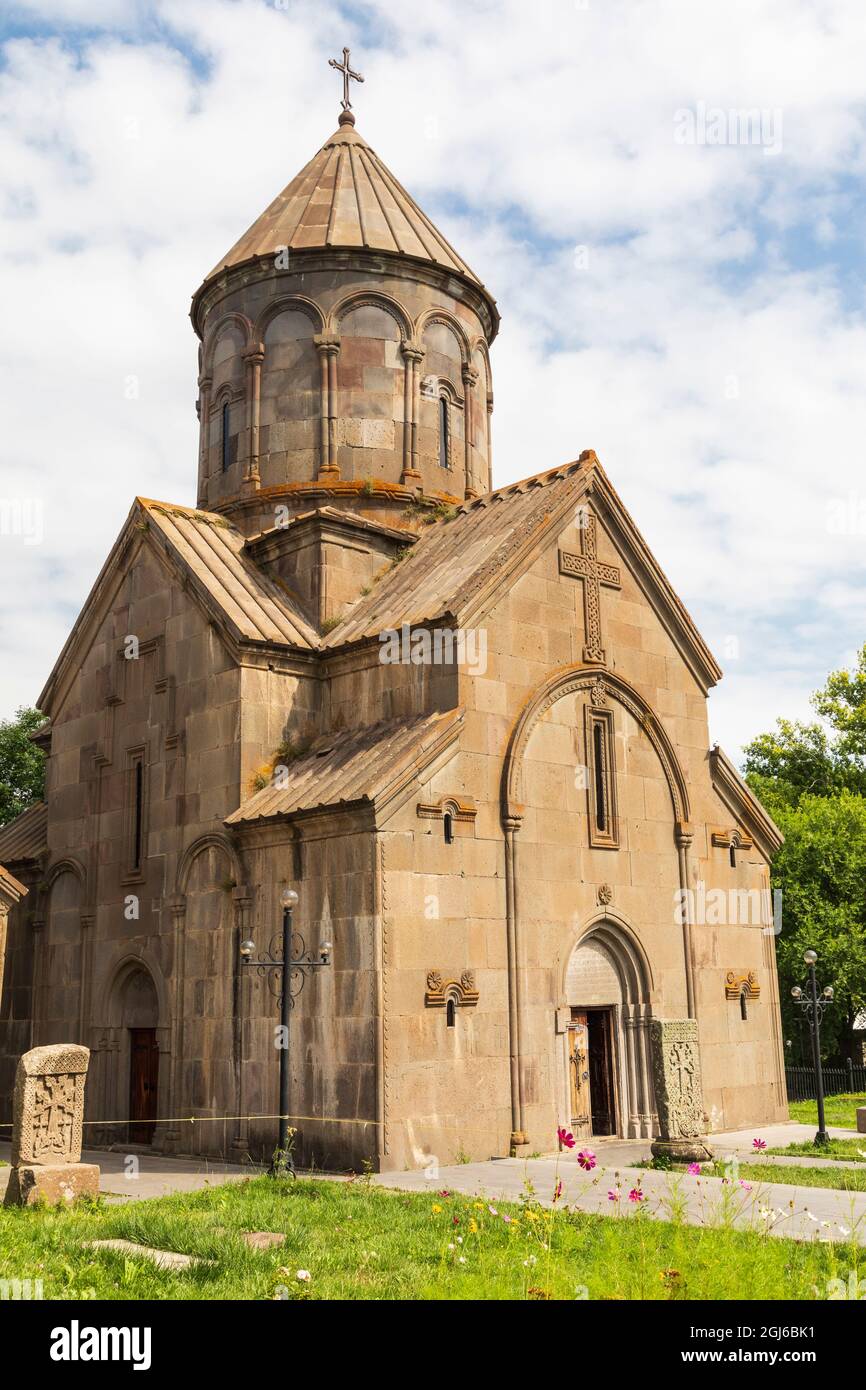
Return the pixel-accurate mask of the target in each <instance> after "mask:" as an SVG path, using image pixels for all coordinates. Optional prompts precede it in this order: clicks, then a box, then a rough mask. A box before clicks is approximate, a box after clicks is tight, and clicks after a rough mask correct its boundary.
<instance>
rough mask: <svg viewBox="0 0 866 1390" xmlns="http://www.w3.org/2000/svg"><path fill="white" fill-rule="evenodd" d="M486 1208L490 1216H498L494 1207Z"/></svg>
mask: <svg viewBox="0 0 866 1390" xmlns="http://www.w3.org/2000/svg"><path fill="white" fill-rule="evenodd" d="M487 1210H488V1211H489V1212H490V1215H491V1216H498V1215H499V1212H498V1211H497V1210H496V1208H495V1207H488V1208H487Z"/></svg>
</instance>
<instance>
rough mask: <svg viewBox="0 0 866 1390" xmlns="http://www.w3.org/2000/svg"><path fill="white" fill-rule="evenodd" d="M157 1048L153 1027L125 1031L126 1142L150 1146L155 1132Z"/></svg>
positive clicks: (157, 1073)
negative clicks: (126, 1043) (126, 1072)
mask: <svg viewBox="0 0 866 1390" xmlns="http://www.w3.org/2000/svg"><path fill="white" fill-rule="evenodd" d="M158 1080H159V1048H158V1047H157V1044H156V1029H155V1028H130V1030H129V1140H130V1143H132V1144H152V1143H153V1134H154V1130H155V1129H156V1124H155V1121H156V1098H157V1083H158Z"/></svg>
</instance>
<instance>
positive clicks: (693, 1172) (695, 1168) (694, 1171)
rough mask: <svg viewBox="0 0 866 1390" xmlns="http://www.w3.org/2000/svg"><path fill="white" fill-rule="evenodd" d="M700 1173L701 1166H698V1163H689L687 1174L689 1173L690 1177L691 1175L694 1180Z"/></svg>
mask: <svg viewBox="0 0 866 1390" xmlns="http://www.w3.org/2000/svg"><path fill="white" fill-rule="evenodd" d="M700 1171H701V1165H700V1164H699V1163H690V1164H689V1172H690V1173H691V1175H692V1177H693V1178H696V1177H697V1176H698V1174H699V1173H700Z"/></svg>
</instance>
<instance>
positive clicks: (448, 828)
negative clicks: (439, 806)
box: [442, 811, 454, 845]
mask: <svg viewBox="0 0 866 1390" xmlns="http://www.w3.org/2000/svg"><path fill="white" fill-rule="evenodd" d="M442 827H443V830H444V832H445V843H446V845H451V844H453V843H454V817H453V816H452V814H451V812H450V811H446V812H445V815H444V816H443V817H442Z"/></svg>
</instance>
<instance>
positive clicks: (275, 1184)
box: [0, 1178, 866, 1300]
mask: <svg viewBox="0 0 866 1390" xmlns="http://www.w3.org/2000/svg"><path fill="white" fill-rule="evenodd" d="M493 1205H494V1208H495V1211H496V1213H497V1214H495V1215H494V1214H492V1213H491V1210H490V1207H489V1205H488V1204H487V1203H486V1202H481V1201H476V1200H475V1199H473V1198H467V1197H463V1196H456V1195H455V1196H443V1195H440V1196H436V1195H435V1193H434V1194H427V1193H423V1194H418V1193H411V1194H410V1193H392V1192H387V1191H384V1190H382V1189H380V1188H377V1187H375V1186H374V1185H370V1184H368V1183H366V1182H365V1181H363V1180H362V1181H356V1182H354V1183H334V1182H326V1181H310V1180H307V1181H304V1180H300V1181H298V1182H291V1181H289V1180H281V1181H273V1180H271V1179H268V1178H255V1179H251V1180H249V1181H247V1182H244V1183H238V1184H236V1183H227V1184H225V1185H222V1186H219V1187H215V1188H209V1189H205V1190H204V1191H202V1192H197V1193H193V1194H176V1195H174V1196H170V1197H163V1198H158V1199H154V1200H151V1201H146V1202H144V1201H143V1202H133V1203H128V1204H125V1205H123V1206H118V1205H112V1206H106V1205H105V1204H101V1205H99V1206H94V1207H91V1208H81V1207H79V1208H77V1209H73V1210H66V1211H54V1210H42V1211H27V1210H20V1209H11V1208H4V1209H2V1210H0V1278H7V1279H8V1278H13V1279H31V1280H33V1279H41V1280H42V1281H43V1293H44V1297H45V1298H47V1299H52V1298H54V1299H79V1298H104V1299H273V1298H275V1297H277V1298H278V1297H288V1298H309V1299H351V1300H354V1299H380V1300H390V1299H407V1300H408V1299H413V1300H417V1299H421V1300H429V1299H437V1300H452V1299H466V1300H475V1299H502V1300H515V1299H516V1300H524V1299H542V1298H555V1299H569V1300H573V1299H574V1298H576V1297H585V1296H587V1295H588V1297H590V1298H593V1299H679V1298H684V1299H737V1298H741V1297H742V1296H743V1292H744V1290H747V1291H748V1295H749V1297H750V1298H751V1299H786V1300H788V1299H806V1300H808V1299H814V1298H823V1297H826V1286H827V1281H828V1280H829V1279H831V1278H842V1279H848V1278H849V1275H850V1272H851V1271H852V1270H853V1271H854V1272H855V1275H856V1277H857V1278H858V1279H859V1278H862V1277H864V1276H866V1251H864V1250H863V1249H861V1248H859V1247H858V1246H856V1245H854V1244H853V1243H846V1244H841V1243H838V1244H831V1243H828V1242H818V1241H815V1242H799V1241H792V1240H786V1239H770V1240H768V1239H767V1238H766V1236H765V1235H761V1234H759V1233H752V1232H750V1231H735V1230H733V1229H731V1228H730V1226H714V1227H706V1228H700V1227H693V1226H687V1225H684V1224H682V1223H681V1222H678V1221H657V1220H654V1219H651V1218H650V1217H649V1216H648V1215H647V1213H646V1212H644V1211H642V1210H641V1209H639V1208H638V1209H634V1208H632V1207H630V1206H629V1204H628V1203H627V1202H626V1201H625V1200H624V1201H623V1202H622V1205H621V1207H616V1208H613V1212H614V1213H621V1214H611V1215H609V1216H588V1215H583V1214H571V1213H569V1212H566V1211H564V1210H561V1209H558V1210H556V1211H555V1212H549V1211H546V1210H544V1209H542V1208H540V1207H539V1206H538V1205H537V1204H535V1203H534V1202H532V1201H527V1202H525V1203H524V1204H522V1205H518V1204H515V1203H511V1204H509V1203H494V1204H493ZM506 1215H510V1216H511V1217H512V1218H513V1219H512V1220H511V1221H510V1222H506V1221H505V1220H504V1219H503V1218H504V1216H506ZM256 1230H258V1231H280V1232H284V1233H285V1234H286V1242H285V1245H283V1246H278V1247H275V1248H273V1249H271V1250H268V1251H251V1250H249V1249H248V1248H247V1247H246V1246H245V1245H244V1244H243V1243H242V1242H241V1241H240V1240H239V1238H238V1237H239V1234H240V1232H242V1231H256ZM106 1237H124V1238H126V1239H128V1240H132V1241H137V1242H140V1243H142V1244H147V1245H152V1246H157V1247H158V1248H160V1249H164V1250H178V1251H183V1252H185V1253H187V1254H197V1255H200V1256H201V1257H202V1258H203V1259H205V1260H208V1261H211V1263H210V1264H203V1265H201V1266H198V1267H193V1268H192V1269H190V1270H188V1271H186V1272H182V1273H181V1272H176V1271H162V1270H158V1269H156V1268H155V1267H154V1266H153V1265H152V1264H150V1263H149V1262H147V1261H144V1260H140V1259H137V1258H136V1259H130V1258H129V1257H128V1256H124V1255H121V1254H117V1253H108V1252H106V1253H97V1252H95V1251H93V1250H91V1249H88V1248H87V1247H86V1245H85V1244H84V1242H86V1241H88V1240H93V1239H104V1238H106ZM546 1246H547V1247H549V1248H545V1247H546ZM460 1261H465V1263H460ZM299 1269H304V1270H309V1271H310V1274H311V1279H310V1282H309V1283H302V1282H299V1281H298V1280H297V1277H296V1274H297V1271H298V1270H299ZM584 1290H585V1291H586V1292H584Z"/></svg>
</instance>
